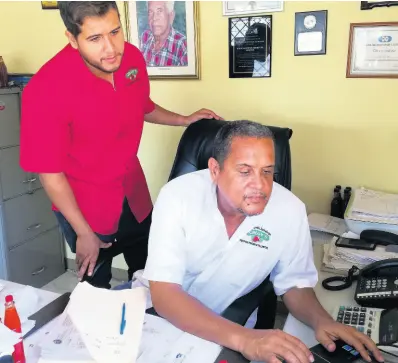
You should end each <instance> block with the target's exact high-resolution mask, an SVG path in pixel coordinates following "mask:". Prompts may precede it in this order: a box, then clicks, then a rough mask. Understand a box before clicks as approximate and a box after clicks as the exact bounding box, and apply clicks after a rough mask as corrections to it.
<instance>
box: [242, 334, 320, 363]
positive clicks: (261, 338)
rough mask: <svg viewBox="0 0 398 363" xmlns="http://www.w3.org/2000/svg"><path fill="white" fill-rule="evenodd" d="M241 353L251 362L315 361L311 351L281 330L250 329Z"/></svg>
mask: <svg viewBox="0 0 398 363" xmlns="http://www.w3.org/2000/svg"><path fill="white" fill-rule="evenodd" d="M239 350H240V353H242V355H243V356H245V357H246V358H247V359H249V360H253V361H261V362H266V363H281V361H280V359H278V358H282V359H284V360H285V361H286V362H287V363H309V362H313V361H314V357H313V356H312V354H311V352H310V351H309V349H308V348H307V347H306V346H305V344H304V343H303V342H301V341H300V340H299V339H297V338H295V337H293V336H291V335H289V334H287V333H284V332H283V331H281V330H253V329H248V330H247V333H246V334H245V336H244V337H243V339H242V344H241V347H240V349H239Z"/></svg>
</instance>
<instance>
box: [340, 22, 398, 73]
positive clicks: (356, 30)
mask: <svg viewBox="0 0 398 363" xmlns="http://www.w3.org/2000/svg"><path fill="white" fill-rule="evenodd" d="M346 77H347V78H398V22H379V23H352V24H350V35H349V44H348V57H347V69H346Z"/></svg>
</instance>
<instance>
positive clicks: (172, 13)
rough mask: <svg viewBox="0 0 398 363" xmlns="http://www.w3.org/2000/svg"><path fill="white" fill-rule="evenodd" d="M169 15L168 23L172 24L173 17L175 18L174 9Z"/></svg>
mask: <svg viewBox="0 0 398 363" xmlns="http://www.w3.org/2000/svg"><path fill="white" fill-rule="evenodd" d="M169 16H170V25H173V23H174V18H175V16H176V13H175V12H174V10H173V11H170V14H169Z"/></svg>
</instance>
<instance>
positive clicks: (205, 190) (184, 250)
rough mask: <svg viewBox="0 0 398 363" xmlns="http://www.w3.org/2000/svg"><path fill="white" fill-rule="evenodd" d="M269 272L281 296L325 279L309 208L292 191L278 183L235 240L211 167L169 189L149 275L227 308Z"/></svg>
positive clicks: (156, 223)
mask: <svg viewBox="0 0 398 363" xmlns="http://www.w3.org/2000/svg"><path fill="white" fill-rule="evenodd" d="M270 274H271V275H270ZM268 275H270V280H271V281H272V282H273V284H274V289H275V293H276V294H277V295H283V294H284V293H285V292H286V291H287V290H289V289H290V288H292V287H295V286H296V287H299V288H303V287H314V286H315V284H316V283H317V280H318V274H317V271H316V268H315V265H314V262H313V252H312V241H311V236H310V230H309V225H308V219H307V214H306V209H305V206H304V204H303V203H302V202H301V201H300V200H299V199H298V198H297V197H296V196H294V195H293V194H292V193H291V192H290V191H289V190H287V189H286V188H284V187H282V186H281V185H279V184H277V183H275V182H274V185H273V190H272V193H271V197H270V199H269V202H268V204H267V206H266V207H265V209H264V212H263V213H262V214H260V215H258V216H253V217H246V218H245V220H244V221H243V222H242V224H241V225H240V226H239V227H238V229H237V230H236V232H235V233H234V235H233V236H231V238H230V239H229V238H228V235H227V231H226V227H225V223H224V219H223V217H222V215H221V213H220V211H219V210H218V207H217V197H216V186H215V185H214V183H213V182H212V180H211V177H210V172H209V170H208V169H205V170H201V171H197V172H193V173H189V174H186V175H183V176H181V177H178V178H176V179H173V180H172V181H170V182H169V183H167V184H166V185H165V186H164V187H163V188H162V189H161V191H160V194H159V196H158V199H157V201H156V203H155V206H154V210H153V215H152V225H151V231H150V238H149V251H148V259H147V263H146V266H145V270H144V274H143V277H144V278H146V279H148V280H151V281H162V282H171V283H175V284H180V285H181V286H182V288H183V289H184V290H185V291H186V292H187V293H189V294H190V295H191V296H193V297H195V298H196V299H198V300H199V301H200V302H202V303H203V304H204V305H205V306H207V307H208V308H210V309H211V310H213V311H215V312H216V313H219V314H220V313H222V312H223V311H224V310H225V309H226V308H227V307H228V306H229V305H230V304H231V303H233V302H234V301H235V300H236V299H238V298H239V297H241V296H243V295H245V294H247V293H249V292H250V291H252V290H253V289H254V288H255V287H257V286H258V285H259V284H260V283H261V282H262V281H264V279H265V278H266V277H267V276H268Z"/></svg>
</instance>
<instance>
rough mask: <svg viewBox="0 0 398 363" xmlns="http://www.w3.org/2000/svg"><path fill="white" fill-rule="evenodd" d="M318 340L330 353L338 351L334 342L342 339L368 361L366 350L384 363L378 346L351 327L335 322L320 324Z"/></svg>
mask: <svg viewBox="0 0 398 363" xmlns="http://www.w3.org/2000/svg"><path fill="white" fill-rule="evenodd" d="M315 334H316V339H317V340H318V342H320V343H321V344H322V345H323V346H324V347H325V348H326V349H327V350H329V351H330V352H332V351H334V350H335V349H336V345H335V344H334V341H335V340H337V339H341V340H343V341H344V342H346V343H347V344H349V345H351V346H353V347H354V348H355V349H356V350H357V351H358V352H359V353H360V354H361V356H362V358H364V359H365V360H367V361H369V362H370V361H371V358H370V357H369V354H368V352H367V351H366V348H367V349H368V350H369V351H370V352H372V354H373V356H374V357H375V358H376V359H377V360H378V361H379V362H383V361H384V359H383V356H382V355H381V352H380V351H379V350H378V349H377V347H376V344H375V343H374V342H373V340H372V339H370V338H369V337H368V336H367V335H365V334H363V333H360V332H359V331H357V330H356V329H354V328H353V327H351V326H347V325H344V324H341V323H338V322H336V321H334V320H331V319H330V320H326V321H323V322H320V323H319V325H318V327H317V328H316V329H315Z"/></svg>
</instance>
